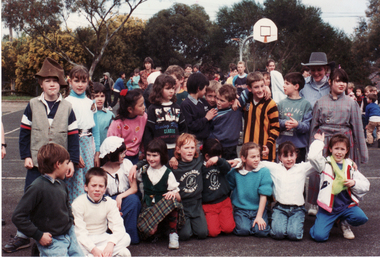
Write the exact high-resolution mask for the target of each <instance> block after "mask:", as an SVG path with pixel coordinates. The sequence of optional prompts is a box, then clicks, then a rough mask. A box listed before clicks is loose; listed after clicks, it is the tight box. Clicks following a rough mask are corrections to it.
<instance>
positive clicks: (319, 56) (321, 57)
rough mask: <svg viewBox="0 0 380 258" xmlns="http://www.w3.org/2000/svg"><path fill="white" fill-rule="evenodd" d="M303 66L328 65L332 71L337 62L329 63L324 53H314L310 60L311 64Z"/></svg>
mask: <svg viewBox="0 0 380 258" xmlns="http://www.w3.org/2000/svg"><path fill="white" fill-rule="evenodd" d="M301 65H304V66H317V65H328V66H330V67H331V69H333V68H334V66H335V62H334V61H332V62H330V63H329V62H328V61H327V56H326V53H324V52H312V53H311V55H310V58H309V63H306V64H304V63H301Z"/></svg>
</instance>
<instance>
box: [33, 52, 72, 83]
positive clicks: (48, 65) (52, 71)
mask: <svg viewBox="0 0 380 258" xmlns="http://www.w3.org/2000/svg"><path fill="white" fill-rule="evenodd" d="M35 76H39V77H57V78H58V83H59V85H63V86H66V85H67V82H66V81H65V72H64V71H63V69H62V67H61V66H60V65H59V64H58V63H57V62H56V61H55V60H53V59H51V58H50V57H47V58H45V60H44V63H43V64H42V67H41V70H40V71H39V72H38V73H36V75H35Z"/></svg>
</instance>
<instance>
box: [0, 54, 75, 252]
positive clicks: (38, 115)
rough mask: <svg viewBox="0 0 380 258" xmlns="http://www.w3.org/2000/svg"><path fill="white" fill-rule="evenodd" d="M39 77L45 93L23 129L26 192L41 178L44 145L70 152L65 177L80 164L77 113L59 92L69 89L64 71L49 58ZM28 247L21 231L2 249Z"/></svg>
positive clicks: (30, 106)
mask: <svg viewBox="0 0 380 258" xmlns="http://www.w3.org/2000/svg"><path fill="white" fill-rule="evenodd" d="M36 77H37V79H38V83H39V84H40V86H41V88H42V91H43V93H42V94H41V96H39V97H36V98H33V99H31V100H30V102H29V103H28V105H27V107H26V108H25V111H24V114H23V117H22V119H21V126H20V127H21V128H20V138H19V150H20V157H21V159H24V167H25V168H26V169H27V173H26V178H25V187H24V191H25V190H26V188H27V187H28V186H29V185H30V184H31V183H32V182H33V181H34V180H35V179H36V178H38V177H39V176H40V175H41V174H40V172H39V171H38V162H37V152H38V150H39V149H40V147H41V146H43V145H44V144H47V143H49V142H54V143H57V144H59V145H61V146H64V147H65V148H66V149H67V150H68V152H69V153H70V160H71V161H72V162H70V169H69V173H68V174H67V175H66V177H72V176H73V173H74V165H73V163H74V164H78V163H79V144H78V141H79V137H78V125H77V121H76V118H75V114H74V111H73V109H72V106H71V104H70V103H69V102H67V101H66V100H65V99H63V98H62V95H61V94H60V93H59V90H60V86H62V87H65V86H67V83H66V81H65V75H64V71H63V69H62V67H61V66H60V65H59V64H58V63H57V62H56V61H54V60H53V59H51V58H49V57H48V58H46V59H45V60H44V63H43V65H42V67H41V70H40V71H39V72H38V73H37V74H36ZM29 246H30V240H29V238H28V237H27V236H25V235H24V234H22V233H21V232H19V231H18V232H17V234H16V236H15V237H14V238H12V239H11V241H10V242H9V243H7V244H6V245H5V246H4V247H3V250H4V251H5V252H7V253H8V252H15V251H17V250H19V249H23V248H26V247H29Z"/></svg>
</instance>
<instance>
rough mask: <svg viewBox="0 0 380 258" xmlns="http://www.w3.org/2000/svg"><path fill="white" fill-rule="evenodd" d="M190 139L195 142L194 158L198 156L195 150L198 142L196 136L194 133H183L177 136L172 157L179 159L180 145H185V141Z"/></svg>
mask: <svg viewBox="0 0 380 258" xmlns="http://www.w3.org/2000/svg"><path fill="white" fill-rule="evenodd" d="M191 141H193V142H194V144H195V154H194V158H198V156H199V153H198V150H197V144H198V141H197V138H195V135H193V134H189V133H183V134H181V135H180V136H179V137H178V138H177V142H176V145H175V151H174V157H175V158H176V159H177V160H180V159H181V153H180V149H181V147H182V145H185V144H186V143H188V142H191Z"/></svg>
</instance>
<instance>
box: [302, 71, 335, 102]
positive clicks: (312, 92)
mask: <svg viewBox="0 0 380 258" xmlns="http://www.w3.org/2000/svg"><path fill="white" fill-rule="evenodd" d="M329 93H330V85H329V81H328V80H326V82H325V83H324V84H323V85H322V86H321V87H317V85H316V84H315V82H314V79H313V78H312V77H311V76H310V77H309V78H307V79H306V83H305V87H304V88H303V89H302V90H300V96H301V97H303V98H305V99H306V100H307V101H309V102H310V104H311V108H313V107H314V104H315V102H316V101H317V100H318V99H320V98H321V97H323V96H325V95H328V94H329Z"/></svg>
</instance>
